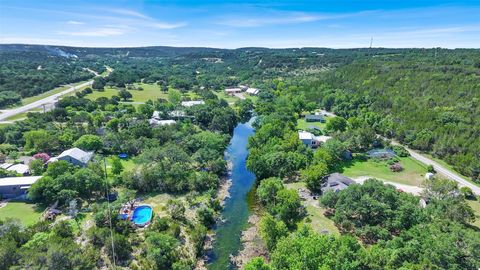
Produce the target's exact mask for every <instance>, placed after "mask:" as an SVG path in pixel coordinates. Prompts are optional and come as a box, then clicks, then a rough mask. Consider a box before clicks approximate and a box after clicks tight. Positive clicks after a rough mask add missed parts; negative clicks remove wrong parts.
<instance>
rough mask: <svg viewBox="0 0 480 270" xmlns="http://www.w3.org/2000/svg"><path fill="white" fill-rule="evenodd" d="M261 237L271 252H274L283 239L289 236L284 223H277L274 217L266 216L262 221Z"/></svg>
mask: <svg viewBox="0 0 480 270" xmlns="http://www.w3.org/2000/svg"><path fill="white" fill-rule="evenodd" d="M260 235H261V236H262V239H263V241H265V243H266V244H267V248H268V250H269V251H273V250H274V249H275V247H276V245H277V243H278V241H280V240H281V239H282V238H284V237H286V236H287V235H288V229H287V226H286V225H285V223H283V221H277V220H276V219H275V218H274V217H272V216H271V215H269V214H266V215H265V216H263V217H262V220H261V221H260Z"/></svg>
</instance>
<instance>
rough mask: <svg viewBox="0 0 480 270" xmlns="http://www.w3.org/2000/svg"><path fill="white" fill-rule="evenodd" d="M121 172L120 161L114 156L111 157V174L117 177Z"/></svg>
mask: <svg viewBox="0 0 480 270" xmlns="http://www.w3.org/2000/svg"><path fill="white" fill-rule="evenodd" d="M122 171H123V165H122V161H121V160H120V158H119V157H117V156H114V157H112V173H113V174H115V175H119V174H120V173H122Z"/></svg>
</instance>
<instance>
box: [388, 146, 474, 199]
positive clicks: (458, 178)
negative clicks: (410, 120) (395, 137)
mask: <svg viewBox="0 0 480 270" xmlns="http://www.w3.org/2000/svg"><path fill="white" fill-rule="evenodd" d="M392 144H393V145H400V144H399V143H398V142H395V141H392ZM403 147H405V146H403ZM405 149H407V151H408V152H409V153H410V155H411V156H412V157H413V158H414V159H416V160H418V161H420V162H421V163H423V164H426V165H432V166H433V168H434V169H435V171H437V172H438V173H439V174H441V175H443V176H445V177H447V178H448V179H451V180H454V181H456V182H457V183H458V185H459V186H461V187H469V188H471V189H472V191H473V193H475V194H477V195H480V187H478V186H476V185H474V184H472V183H470V182H468V181H467V180H465V179H463V177H461V176H460V175H458V174H457V173H455V172H452V171H451V170H449V169H447V168H445V166H443V165H441V164H439V163H438V162H436V161H434V160H432V159H430V158H428V157H425V156H423V155H422V154H420V153H418V152H417V151H415V150H412V149H410V148H408V147H405Z"/></svg>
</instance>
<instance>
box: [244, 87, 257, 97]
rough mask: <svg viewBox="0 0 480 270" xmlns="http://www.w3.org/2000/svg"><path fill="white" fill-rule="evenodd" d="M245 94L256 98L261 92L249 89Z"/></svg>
mask: <svg viewBox="0 0 480 270" xmlns="http://www.w3.org/2000/svg"><path fill="white" fill-rule="evenodd" d="M245 92H246V93H247V94H249V95H251V96H256V95H258V92H259V90H258V89H257V88H247V90H246V91H245Z"/></svg>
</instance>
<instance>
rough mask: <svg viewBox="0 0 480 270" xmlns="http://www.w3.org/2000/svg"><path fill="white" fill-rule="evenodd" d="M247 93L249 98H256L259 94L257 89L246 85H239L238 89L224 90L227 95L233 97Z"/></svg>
mask: <svg viewBox="0 0 480 270" xmlns="http://www.w3.org/2000/svg"><path fill="white" fill-rule="evenodd" d="M244 92H245V93H247V94H249V95H251V96H256V95H258V93H259V92H260V90H258V89H257V88H252V87H248V86H246V85H239V86H238V87H231V88H225V93H226V94H227V95H230V96H233V95H235V94H240V93H244Z"/></svg>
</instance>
